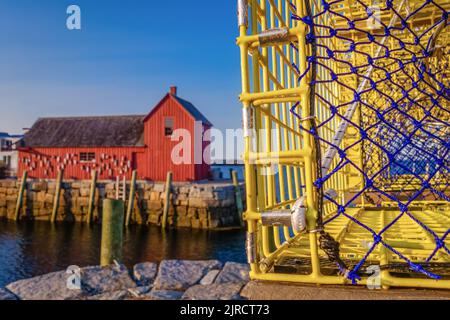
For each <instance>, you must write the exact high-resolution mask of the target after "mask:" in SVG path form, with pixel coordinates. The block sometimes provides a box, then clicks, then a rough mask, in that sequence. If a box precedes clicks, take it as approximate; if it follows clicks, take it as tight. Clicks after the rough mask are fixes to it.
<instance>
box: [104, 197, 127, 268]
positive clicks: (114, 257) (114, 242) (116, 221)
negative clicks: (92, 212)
mask: <svg viewBox="0 0 450 320" xmlns="http://www.w3.org/2000/svg"><path fill="white" fill-rule="evenodd" d="M124 211H125V210H124V202H123V201H122V200H113V199H105V200H104V201H103V215H102V243H101V252H100V265H101V266H102V267H105V266H109V265H111V264H113V263H114V261H117V262H119V263H120V262H122V247H123V224H124V221H123V220H124Z"/></svg>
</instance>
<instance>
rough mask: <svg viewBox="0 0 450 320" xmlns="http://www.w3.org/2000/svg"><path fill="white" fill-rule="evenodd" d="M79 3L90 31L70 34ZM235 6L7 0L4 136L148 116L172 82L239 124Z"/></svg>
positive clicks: (200, 1)
mask: <svg viewBox="0 0 450 320" xmlns="http://www.w3.org/2000/svg"><path fill="white" fill-rule="evenodd" d="M71 4H75V5H78V6H80V8H81V17H82V30H80V31H78V30H75V31H69V30H68V29H67V28H66V19H67V17H68V15H67V13H66V10H67V7H68V6H69V5H71ZM237 34H238V29H237V22H236V5H235V1H232V0H215V1H211V0H195V1H186V0H172V1H162V0H161V1H156V0H72V1H65V0H39V1H36V0H1V1H0V40H1V43H2V45H1V50H0V108H1V115H0V131H7V132H11V133H19V132H20V131H21V129H22V128H24V127H30V126H31V125H32V124H33V122H34V121H35V120H36V119H37V118H38V117H42V116H68V115H75V116H76V115H107V114H145V113H147V112H149V111H150V110H151V108H152V107H153V106H154V105H155V104H156V103H157V102H158V101H159V100H160V99H161V98H162V96H163V95H164V94H165V93H166V92H167V91H168V88H169V86H170V85H172V84H173V85H177V86H178V87H179V95H180V96H181V97H183V98H185V99H187V100H190V101H191V102H193V103H194V104H195V105H196V106H197V107H198V108H199V109H200V110H201V111H202V112H203V113H204V114H205V115H206V116H207V117H208V118H209V120H210V121H211V122H212V123H213V124H214V125H215V127H217V128H219V129H225V128H238V127H240V125H241V120H240V104H239V101H238V94H239V91H240V88H241V86H240V73H239V50H238V48H237V47H236V45H235V38H236V36H237Z"/></svg>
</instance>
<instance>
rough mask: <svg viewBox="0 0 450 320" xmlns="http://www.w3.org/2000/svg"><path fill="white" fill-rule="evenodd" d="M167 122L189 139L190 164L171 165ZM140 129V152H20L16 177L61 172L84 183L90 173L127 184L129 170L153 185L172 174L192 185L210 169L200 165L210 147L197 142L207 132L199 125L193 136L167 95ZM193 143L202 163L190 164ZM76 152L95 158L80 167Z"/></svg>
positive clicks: (189, 122) (184, 114)
mask: <svg viewBox="0 0 450 320" xmlns="http://www.w3.org/2000/svg"><path fill="white" fill-rule="evenodd" d="M167 117H171V118H172V119H173V124H174V128H173V129H174V130H177V129H185V130H186V131H187V132H189V134H190V142H189V144H190V154H191V159H190V161H189V163H186V164H175V163H174V162H173V161H172V151H173V148H174V147H175V146H176V145H177V144H179V143H180V141H172V140H171V137H167V136H165V132H164V131H165V130H164V129H165V119H166V118H167ZM143 125H144V145H145V146H144V147H89V148H83V147H71V148H42V147H39V148H21V149H19V175H22V173H23V171H24V170H27V171H28V174H29V177H30V178H38V179H55V178H56V176H57V174H58V171H59V170H60V169H64V178H65V179H75V180H86V179H90V177H91V172H92V170H94V169H95V170H97V172H98V174H99V179H115V178H116V177H126V178H127V179H130V178H131V174H132V171H133V170H137V172H138V178H139V179H145V180H153V181H164V180H165V179H166V176H167V172H168V171H172V172H173V180H174V181H197V180H204V179H208V178H209V177H210V165H209V164H208V163H207V162H205V161H203V160H208V159H203V151H204V150H205V148H207V147H208V145H209V143H210V142H209V141H203V140H205V139H203V138H202V137H203V135H204V134H205V132H206V131H207V130H208V129H210V128H211V127H210V125H209V124H202V130H201V131H202V132H199V133H196V132H195V131H196V130H195V125H196V119H195V118H194V116H193V115H192V114H191V113H189V112H188V111H187V110H186V109H185V108H184V107H183V105H182V104H180V103H179V102H178V100H177V99H176V98H174V96H172V95H171V94H167V95H166V96H165V97H164V98H163V99H162V100H161V102H160V103H159V104H158V105H157V106H156V107H155V108H154V109H153V110H152V112H150V114H149V115H148V116H147V117H146V119H145V120H144V124H143ZM197 131H199V130H197ZM196 134H197V135H198V137H196V136H195V135H196ZM195 139H197V141H199V142H200V141H201V142H200V143H199V145H201V160H202V163H201V164H195V161H194V159H195V158H194V152H195V149H194V148H195V143H194V141H195ZM206 140H209V139H206ZM199 152H200V151H199ZM81 153H95V162H89V163H88V162H81V159H80V154H81Z"/></svg>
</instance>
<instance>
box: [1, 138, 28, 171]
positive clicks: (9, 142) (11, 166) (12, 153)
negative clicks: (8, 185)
mask: <svg viewBox="0 0 450 320" xmlns="http://www.w3.org/2000/svg"><path fill="white" fill-rule="evenodd" d="M22 138H23V136H22V135H10V134H8V133H6V132H0V162H1V163H2V164H3V165H4V166H5V167H6V172H5V175H6V176H7V177H15V176H17V169H18V165H19V153H18V151H17V142H19V141H20V140H21V139H22Z"/></svg>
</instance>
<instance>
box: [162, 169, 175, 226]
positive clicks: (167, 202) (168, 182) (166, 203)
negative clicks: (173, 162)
mask: <svg viewBox="0 0 450 320" xmlns="http://www.w3.org/2000/svg"><path fill="white" fill-rule="evenodd" d="M172 176H173V174H172V172H170V171H169V172H167V179H166V199H165V201H164V213H163V220H162V227H163V228H164V229H165V228H166V226H167V218H168V216H169V209H170V191H171V190H170V189H171V187H172Z"/></svg>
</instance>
